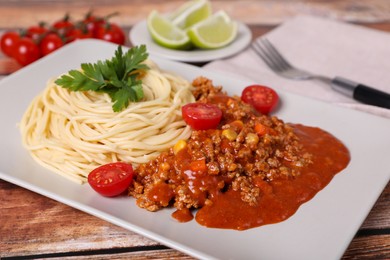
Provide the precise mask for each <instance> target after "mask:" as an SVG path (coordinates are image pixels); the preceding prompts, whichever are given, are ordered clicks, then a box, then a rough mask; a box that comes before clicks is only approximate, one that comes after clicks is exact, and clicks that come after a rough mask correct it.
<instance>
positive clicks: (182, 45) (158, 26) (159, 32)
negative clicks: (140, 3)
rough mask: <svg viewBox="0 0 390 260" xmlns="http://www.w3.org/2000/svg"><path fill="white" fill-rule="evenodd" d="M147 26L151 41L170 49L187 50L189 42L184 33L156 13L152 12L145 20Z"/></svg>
mask: <svg viewBox="0 0 390 260" xmlns="http://www.w3.org/2000/svg"><path fill="white" fill-rule="evenodd" d="M147 26H148V30H149V32H150V35H151V36H152V38H153V40H154V41H155V42H156V43H158V44H159V45H161V46H164V47H166V48H170V49H188V48H190V47H191V41H190V38H189V37H188V35H187V34H186V32H185V31H183V30H181V29H180V28H178V27H177V26H175V25H174V24H172V22H171V21H169V20H168V19H167V18H165V17H163V16H162V15H160V14H159V13H158V12H157V11H152V12H151V13H150V14H149V16H148V19H147Z"/></svg>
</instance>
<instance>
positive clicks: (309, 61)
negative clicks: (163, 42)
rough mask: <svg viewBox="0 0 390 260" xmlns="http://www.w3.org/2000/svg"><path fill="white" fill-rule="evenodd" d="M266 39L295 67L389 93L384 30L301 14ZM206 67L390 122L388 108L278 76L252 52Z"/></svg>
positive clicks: (389, 41) (389, 56)
mask: <svg viewBox="0 0 390 260" xmlns="http://www.w3.org/2000/svg"><path fill="white" fill-rule="evenodd" d="M265 36H266V37H267V38H268V39H269V40H270V41H271V42H272V43H273V44H274V45H275V46H276V47H277V48H278V49H279V50H280V51H281V52H282V53H283V54H284V56H285V57H286V58H287V59H288V60H289V61H290V62H291V63H292V64H294V65H295V66H297V67H300V68H302V69H305V70H308V71H311V72H313V73H317V74H322V75H324V76H329V77H334V76H341V77H344V78H347V79H350V80H353V81H355V82H359V83H362V84H365V85H368V86H371V87H374V88H377V89H379V90H382V91H385V92H388V93H390V34H388V33H386V32H382V31H377V30H374V29H369V28H365V27H362V26H357V25H352V24H347V23H343V22H337V21H334V20H328V19H324V18H317V17H310V16H298V17H295V18H293V19H291V20H289V21H286V22H285V23H283V24H282V25H280V26H279V27H277V28H276V29H274V30H272V31H271V32H269V33H267V34H266V35H265ZM205 68H207V69H210V70H214V71H220V72H223V73H229V74H230V75H235V77H239V78H242V79H246V80H248V79H249V80H251V81H253V82H256V83H259V84H263V85H268V86H270V87H272V88H274V89H276V90H283V91H287V92H292V93H295V94H299V95H303V96H307V97H311V98H315V99H319V100H323V101H326V102H332V103H335V104H338V105H341V106H346V107H350V108H353V109H357V110H361V111H365V112H368V113H372V114H376V115H379V116H383V117H387V118H390V109H385V108H379V107H374V106H370V105H365V104H362V103H359V102H357V101H355V100H353V99H351V98H349V97H347V96H344V95H343V94H341V93H339V92H336V91H334V90H333V89H332V88H331V86H329V85H327V84H324V83H321V82H318V81H314V80H306V81H296V80H289V79H285V78H283V77H280V76H278V75H277V74H275V73H274V72H272V71H271V70H270V69H269V68H268V67H267V65H266V64H265V63H264V62H263V61H262V59H261V58H260V57H259V56H257V55H256V53H255V52H254V51H253V50H252V49H251V48H248V49H246V50H245V51H244V52H241V53H240V54H238V55H236V56H233V57H230V58H227V59H223V60H217V61H214V62H211V63H209V64H207V65H205Z"/></svg>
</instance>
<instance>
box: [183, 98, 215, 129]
mask: <svg viewBox="0 0 390 260" xmlns="http://www.w3.org/2000/svg"><path fill="white" fill-rule="evenodd" d="M181 111H182V115H183V119H184V121H185V122H186V123H187V124H188V125H189V126H191V127H192V128H193V129H194V130H207V129H213V128H217V126H218V124H219V122H220V121H221V118H222V111H221V109H219V107H217V106H216V105H213V104H206V103H189V104H187V105H185V106H183V107H182V109H181Z"/></svg>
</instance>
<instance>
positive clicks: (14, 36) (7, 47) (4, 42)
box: [1, 31, 20, 57]
mask: <svg viewBox="0 0 390 260" xmlns="http://www.w3.org/2000/svg"><path fill="white" fill-rule="evenodd" d="M19 40H20V35H19V33H17V32H12V31H8V32H5V33H4V34H3V35H2V36H1V50H2V52H3V53H4V54H5V55H7V56H9V57H13V56H14V52H15V49H16V47H17V44H18V42H19Z"/></svg>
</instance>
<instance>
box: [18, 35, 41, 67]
mask: <svg viewBox="0 0 390 260" xmlns="http://www.w3.org/2000/svg"><path fill="white" fill-rule="evenodd" d="M13 57H14V58H15V60H16V61H17V62H18V63H19V64H20V65H22V66H26V65H28V64H30V63H32V62H34V61H36V60H37V59H39V58H40V57H41V53H40V51H39V48H38V46H37V45H36V44H35V42H34V41H33V40H32V39H31V38H28V37H23V38H21V39H20V40H19V41H18V43H17V45H16V48H15V51H14V54H13Z"/></svg>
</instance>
